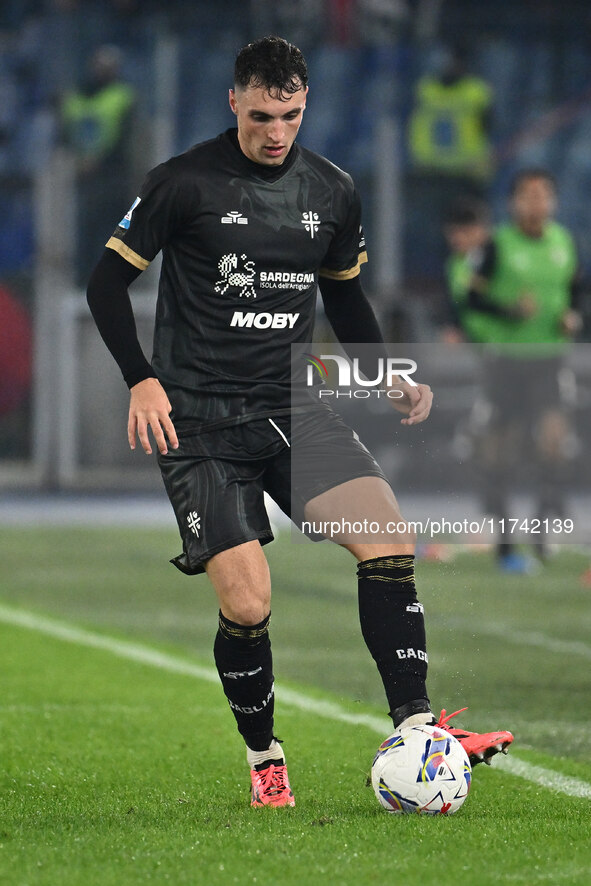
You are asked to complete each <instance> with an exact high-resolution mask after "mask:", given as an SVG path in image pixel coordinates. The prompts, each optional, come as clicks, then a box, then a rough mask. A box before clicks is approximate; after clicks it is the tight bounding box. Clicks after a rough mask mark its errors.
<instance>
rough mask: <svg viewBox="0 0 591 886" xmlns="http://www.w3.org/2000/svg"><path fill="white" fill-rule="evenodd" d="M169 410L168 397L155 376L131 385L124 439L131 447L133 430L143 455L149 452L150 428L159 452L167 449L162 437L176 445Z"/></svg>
mask: <svg viewBox="0 0 591 886" xmlns="http://www.w3.org/2000/svg"><path fill="white" fill-rule="evenodd" d="M171 411H172V406H171V405H170V400H169V399H168V397H167V396H166V391H165V390H164V388H163V387H162V385H161V384H160V382H159V381H158V379H157V378H145V379H144V380H143V381H140V382H138V383H137V385H134V386H133V387H132V389H131V400H130V403H129V421H128V423H127V439H128V440H129V445H130V446H131V448H132V449H135V440H136V434H137V436H138V438H139V441H140V443H141V445H142V448H143V450H144V452H145V453H146V454H147V455H151V454H152V446H151V444H150V439H149V437H148V428H150V429H151V431H152V434H153V436H154V440H155V442H156V445H157V446H158V451H159V452H160V453H161V454H162V455H166V453H167V452H168V447H167V445H166V437H168V441H169V443H170V445H171V446H172V448H173V449H178V445H179V441H178V437H177V435H176V431H175V429H174V425H173V423H172V421H171V419H170V413H171ZM165 434H166V437H165V436H164V435H165Z"/></svg>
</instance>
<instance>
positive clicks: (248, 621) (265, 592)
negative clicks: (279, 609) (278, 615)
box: [218, 584, 271, 626]
mask: <svg viewBox="0 0 591 886" xmlns="http://www.w3.org/2000/svg"><path fill="white" fill-rule="evenodd" d="M218 597H219V601H220V609H221V611H222V613H223V614H224V615H225V616H226V618H229V619H230V620H231V621H234V622H236V624H239V625H244V626H249V625H257V624H259V622H261V621H263V619H264V618H266V617H267V616H268V615H269V612H270V611H271V592H270V589H267V588H261V587H256V588H249V587H247V586H245V585H244V584H241V586H239V587H238V586H237V587H235V588H233V589H230V590H226V591H222V592H220V591H219V590H218Z"/></svg>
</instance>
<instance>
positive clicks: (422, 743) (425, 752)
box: [371, 726, 472, 815]
mask: <svg viewBox="0 0 591 886" xmlns="http://www.w3.org/2000/svg"><path fill="white" fill-rule="evenodd" d="M471 779H472V767H471V766H470V761H469V759H468V756H467V754H466V752H465V750H464V748H463V747H462V745H461V744H460V742H459V741H458V740H457V738H454V737H453V736H452V735H450V734H449V732H446V731H445V730H444V729H441V728H440V727H439V726H407V727H403V728H402V729H399V730H398V731H397V732H395V733H394V734H393V735H390V736H389V738H387V739H386V740H385V741H383V742H382V744H381V745H380V746H379V748H378V751H377V754H376V756H375V759H374V761H373V765H372V768H371V783H372V786H373V789H374V791H375V795H376V797H377V798H378V800H379V802H380V803H381V804H382V806H383V807H384V809H387V810H388V812H397V813H409V812H424V813H427V814H429V815H437V814H448V815H451V813H452V812H457V811H458V809H459V808H460V806H461V805H462V803H463V802H464V800H465V799H466V797H467V796H468V791H469V790H470V782H471Z"/></svg>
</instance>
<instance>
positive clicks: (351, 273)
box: [318, 252, 367, 280]
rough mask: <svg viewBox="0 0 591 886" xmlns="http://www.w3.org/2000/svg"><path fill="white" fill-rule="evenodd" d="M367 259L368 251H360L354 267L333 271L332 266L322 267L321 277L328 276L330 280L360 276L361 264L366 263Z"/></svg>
mask: <svg viewBox="0 0 591 886" xmlns="http://www.w3.org/2000/svg"><path fill="white" fill-rule="evenodd" d="M366 261H367V252H360V253H359V258H358V259H357V264H356V265H354V266H353V267H352V268H347V270H346V271H331V269H330V268H320V270H319V272H318V273H319V275H320V276H321V277H328V279H329V280H352V279H353V277H357V276H358V274H359V272H360V270H361V265H362V264H365V262H366Z"/></svg>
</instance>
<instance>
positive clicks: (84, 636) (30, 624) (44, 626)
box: [0, 604, 591, 800]
mask: <svg viewBox="0 0 591 886" xmlns="http://www.w3.org/2000/svg"><path fill="white" fill-rule="evenodd" d="M0 622H4V624H10V625H15V626H16V627H20V628H27V629H28V630H32V631H37V632H38V633H40V634H45V635H46V636H49V637H54V638H56V639H58V640H63V641H64V642H66V643H74V644H76V645H79V646H86V647H88V648H91V649H101V650H103V651H105V652H109V653H111V654H112V655H116V656H119V657H120V658H125V659H128V660H129V661H134V662H136V663H138V664H144V665H148V666H150V667H155V668H159V669H160V670H163V671H168V672H170V673H173V674H182V675H183V676H187V677H193V678H195V679H197V680H203V681H205V682H207V683H216V684H217V683H218V681H219V678H218V674H217V671H216V670H215V669H214V668H207V667H203V666H202V665H197V664H193V663H191V662H189V661H185V660H184V659H182V658H177V657H176V656H174V655H169V654H168V653H166V652H159V651H158V650H157V649H152V648H151V647H150V646H144V645H142V644H139V643H132V642H130V641H128V640H117V639H116V638H115V637H110V636H108V635H106V634H95V633H94V632H93V631H87V630H85V629H84V628H78V627H76V626H75V625H70V624H67V623H66V622H61V621H57V620H56V619H53V618H47V617H46V616H42V615H37V614H36V613H34V612H29V611H27V610H25V609H13V608H11V607H9V606H4V605H2V604H0ZM278 701H279V703H280V704H286V705H288V706H290V707H293V708H297V709H299V710H301V711H304V712H305V713H307V714H317V715H318V716H319V717H326V718H327V719H329V720H334V721H337V722H340V723H348V724H349V725H351V726H365V727H366V728H367V729H370V730H372V732H375V733H377V734H378V735H379V736H380V737H381V738H383V737H384V736H386V735H388V734H389V733H391V731H392V721H391V720H389V719H387V718H386V717H377V716H372V715H371V714H354V713H350V712H349V711H346V710H345V709H344V708H342V707H341V706H340V705H338V704H336V703H334V702H330V701H325V700H322V699H316V698H313V697H311V696H308V695H304V694H303V693H301V692H296V691H295V690H293V689H288V688H287V687H281V688H280V690H279V697H278ZM502 766H503V770H504V771H507V772H510V773H511V774H512V775H516V776H518V777H519V778H523V779H525V780H526V781H530V782H533V783H534V784H538V785H540V786H542V787H545V788H548V789H549V790H552V791H557V792H559V793H563V794H568V795H569V796H570V797H579V798H584V799H588V800H591V784H588V783H587V782H585V781H582V780H581V779H578V778H571V777H569V776H566V775H562V774H561V773H559V772H554V771H553V770H552V769H546V768H545V767H543V766H535V765H533V764H531V763H526V762H525V760H520V759H519V758H518V757H515V755H513V756H509V757H507V758H503V763H502Z"/></svg>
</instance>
